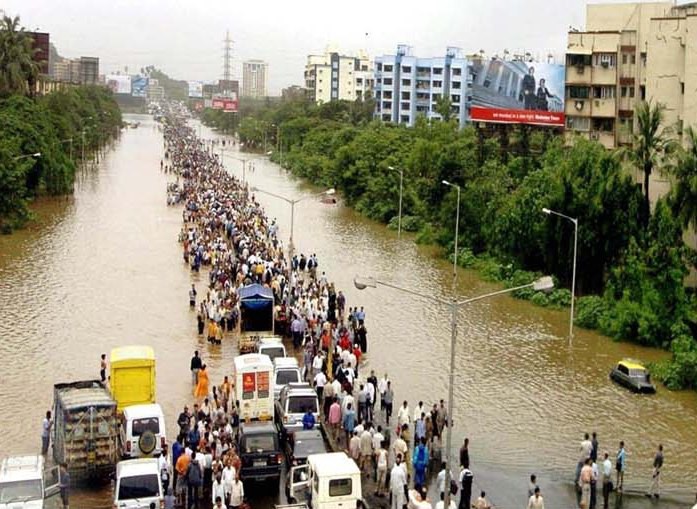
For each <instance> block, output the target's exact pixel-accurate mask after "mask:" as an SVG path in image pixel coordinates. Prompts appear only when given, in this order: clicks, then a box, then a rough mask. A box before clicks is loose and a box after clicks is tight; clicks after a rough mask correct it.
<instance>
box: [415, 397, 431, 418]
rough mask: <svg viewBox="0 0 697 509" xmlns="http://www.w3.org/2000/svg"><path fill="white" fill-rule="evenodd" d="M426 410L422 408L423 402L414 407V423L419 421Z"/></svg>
mask: <svg viewBox="0 0 697 509" xmlns="http://www.w3.org/2000/svg"><path fill="white" fill-rule="evenodd" d="M426 412H428V410H426V407H425V406H424V402H423V401H419V404H418V405H416V408H415V409H414V422H416V421H418V420H419V419H421V414H422V413H424V414H425V413H426Z"/></svg>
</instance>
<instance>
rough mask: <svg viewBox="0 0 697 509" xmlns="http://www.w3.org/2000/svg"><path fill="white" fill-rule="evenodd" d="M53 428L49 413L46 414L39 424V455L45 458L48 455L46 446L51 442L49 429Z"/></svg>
mask: <svg viewBox="0 0 697 509" xmlns="http://www.w3.org/2000/svg"><path fill="white" fill-rule="evenodd" d="M52 426H53V420H52V419H51V411H50V410H48V411H47V412H46V417H44V420H43V421H42V423H41V454H43V455H44V456H46V453H48V446H49V444H50V442H51V427H52Z"/></svg>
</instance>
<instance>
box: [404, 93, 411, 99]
mask: <svg viewBox="0 0 697 509" xmlns="http://www.w3.org/2000/svg"><path fill="white" fill-rule="evenodd" d="M402 99H404V100H406V101H408V100H409V99H411V94H410V93H409V92H402Z"/></svg>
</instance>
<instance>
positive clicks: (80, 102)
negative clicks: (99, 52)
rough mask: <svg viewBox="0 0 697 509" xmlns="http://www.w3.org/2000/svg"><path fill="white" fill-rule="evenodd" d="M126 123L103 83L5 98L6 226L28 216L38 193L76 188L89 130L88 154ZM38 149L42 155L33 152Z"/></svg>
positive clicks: (2, 219)
mask: <svg viewBox="0 0 697 509" xmlns="http://www.w3.org/2000/svg"><path fill="white" fill-rule="evenodd" d="M120 125H121V113H120V111H119V109H118V106H117V105H116V103H115V102H114V100H113V97H112V96H111V93H110V92H109V91H108V90H106V89H105V88H102V87H96V86H93V87H79V88H71V89H67V90H65V91H60V92H54V93H52V94H50V95H47V96H44V97H39V98H36V99H31V98H28V97H26V96H22V95H12V96H10V97H7V98H4V99H0V229H2V230H3V231H9V230H11V229H12V228H14V227H16V226H19V225H21V224H22V223H23V222H24V221H26V219H27V218H28V209H27V202H28V200H29V199H31V198H32V197H34V196H37V195H39V194H52V195H55V194H64V193H69V192H72V189H73V181H74V176H75V168H76V164H77V161H79V159H80V157H81V154H82V143H83V130H84V144H85V153H86V154H90V153H91V152H92V151H94V150H95V149H97V148H98V147H100V146H102V145H103V144H104V143H105V142H106V141H107V140H108V139H109V138H110V137H111V136H113V135H114V134H115V133H117V132H118V129H119V127H120ZM71 140H72V141H71ZM36 153H40V154H41V156H40V157H32V156H30V154H36ZM24 156H27V157H24ZM71 156H72V159H71Z"/></svg>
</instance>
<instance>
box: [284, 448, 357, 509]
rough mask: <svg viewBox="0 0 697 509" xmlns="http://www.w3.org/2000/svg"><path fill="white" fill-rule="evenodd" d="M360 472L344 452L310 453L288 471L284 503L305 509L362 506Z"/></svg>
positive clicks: (334, 508)
mask: <svg viewBox="0 0 697 509" xmlns="http://www.w3.org/2000/svg"><path fill="white" fill-rule="evenodd" d="M361 497H362V491H361V471H360V470H359V469H358V466H357V465H356V463H355V462H354V461H353V460H352V459H351V458H349V457H348V456H347V455H346V453H343V452H333V453H327V454H312V455H310V456H309V457H308V458H307V463H306V464H304V465H299V466H295V467H293V468H291V470H290V485H289V487H288V502H289V503H298V502H301V503H302V502H304V503H306V504H307V507H308V508H309V509H353V508H355V507H356V506H357V502H359V501H360V502H361V503H362V498H361Z"/></svg>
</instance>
